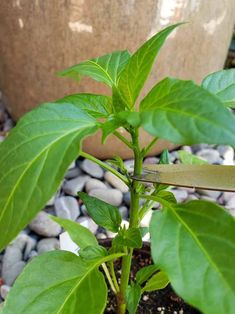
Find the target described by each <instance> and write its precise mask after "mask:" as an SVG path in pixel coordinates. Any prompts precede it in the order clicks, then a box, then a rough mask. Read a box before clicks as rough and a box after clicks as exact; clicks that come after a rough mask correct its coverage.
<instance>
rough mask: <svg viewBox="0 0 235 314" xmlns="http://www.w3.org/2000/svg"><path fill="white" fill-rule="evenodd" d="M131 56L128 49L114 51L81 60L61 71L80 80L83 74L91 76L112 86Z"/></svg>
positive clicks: (61, 73) (62, 73)
mask: <svg viewBox="0 0 235 314" xmlns="http://www.w3.org/2000/svg"><path fill="white" fill-rule="evenodd" d="M129 58H130V54H129V52H128V51H126V50H124V51H115V52H113V53H110V54H107V55H104V56H101V57H98V58H94V59H91V60H87V61H84V62H81V63H79V64H77V65H74V66H72V67H70V68H68V69H66V70H64V71H62V72H60V73H59V75H60V76H69V77H71V78H73V79H75V80H77V81H79V80H80V79H81V78H82V77H83V76H89V77H91V78H93V79H94V80H96V81H98V82H102V83H104V84H106V85H108V86H110V87H112V86H113V85H116V84H117V80H118V76H119V73H120V72H121V71H122V69H123V68H124V67H125V65H126V63H127V62H128V60H129Z"/></svg>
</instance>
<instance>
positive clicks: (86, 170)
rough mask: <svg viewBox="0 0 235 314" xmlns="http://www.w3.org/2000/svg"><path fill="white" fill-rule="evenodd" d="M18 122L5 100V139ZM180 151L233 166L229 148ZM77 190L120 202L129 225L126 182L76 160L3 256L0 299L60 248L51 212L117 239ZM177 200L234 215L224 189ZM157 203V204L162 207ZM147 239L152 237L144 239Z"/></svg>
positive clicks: (1, 114) (185, 192)
mask: <svg viewBox="0 0 235 314" xmlns="http://www.w3.org/2000/svg"><path fill="white" fill-rule="evenodd" d="M13 126H14V123H13V121H12V120H11V118H10V116H9V115H8V113H7V112H6V111H5V110H4V107H3V104H2V103H1V101H0V142H1V141H3V140H4V138H5V137H6V136H7V133H8V131H9V130H10V129H11V128H12V127H13ZM181 149H183V150H186V151H188V152H192V153H194V154H196V155H198V156H200V157H201V158H203V159H205V160H207V161H208V162H209V163H211V164H223V165H234V150H233V149H232V148H231V147H229V146H223V145H219V146H212V145H205V144H202V145H194V146H191V147H189V146H183V147H181ZM170 158H171V162H172V163H178V162H179V160H178V153H177V150H175V151H172V152H171V153H170ZM158 160H159V159H158V157H148V158H146V159H145V161H144V162H145V163H146V164H147V163H150V164H155V163H157V162H158ZM124 164H125V166H126V168H127V169H128V171H130V172H131V171H132V169H133V168H132V167H133V160H126V161H125V162H124ZM78 191H86V192H87V193H88V194H89V195H92V196H95V197H98V198H100V199H102V200H104V201H106V202H108V203H110V204H112V205H114V206H117V207H118V208H119V210H120V213H121V214H122V217H123V223H126V224H128V215H129V205H130V194H129V192H128V189H127V186H126V185H125V184H123V182H122V181H120V180H119V179H117V178H116V177H115V176H113V174H112V173H110V172H108V171H104V170H103V169H102V168H101V167H100V166H98V165H96V164H94V163H92V162H91V161H89V160H86V159H84V160H82V159H80V158H79V159H77V160H76V161H74V162H73V163H72V164H71V165H70V167H69V169H68V171H67V173H66V175H65V178H64V180H63V182H61V185H60V187H59V189H58V191H57V193H56V194H55V195H54V196H53V197H52V199H51V200H50V201H49V202H48V203H47V205H46V207H45V208H42V211H41V212H40V213H39V214H38V215H37V216H36V217H35V219H33V221H32V222H31V223H30V224H29V225H28V226H27V228H25V230H24V231H22V232H21V233H20V234H19V236H18V237H17V238H16V239H15V240H14V241H13V242H12V243H11V244H10V245H9V246H8V247H7V248H6V249H5V251H4V252H3V253H2V254H0V303H1V302H2V301H3V300H4V299H5V298H6V295H7V293H8V292H9V290H10V288H11V286H12V285H13V283H14V281H15V279H16V278H17V276H18V275H19V274H20V272H21V271H22V270H23V268H24V267H25V265H26V264H27V262H29V261H30V260H31V259H32V258H33V257H35V256H37V255H40V254H42V253H43V252H47V251H51V250H56V249H59V240H58V237H59V234H60V233H61V232H62V229H61V227H60V226H59V225H58V224H57V223H55V222H54V221H52V220H51V219H50V218H49V216H48V214H53V215H56V216H59V217H62V218H68V219H71V220H74V221H77V222H79V223H82V224H83V225H84V226H86V227H88V228H89V229H90V230H91V231H92V232H93V233H95V234H96V235H97V238H99V239H104V238H106V237H112V236H113V234H112V233H111V232H108V233H106V232H105V230H103V229H102V228H100V227H98V226H97V225H96V224H95V223H94V222H93V221H92V220H91V219H90V218H89V217H88V216H87V211H86V208H85V206H84V205H83V204H82V202H81V200H79V198H78V197H77V196H76V195H77V192H78ZM172 192H173V193H174V194H175V197H176V199H177V200H178V201H179V202H185V201H187V200H192V199H205V200H210V201H213V202H217V203H218V204H221V205H223V206H225V208H227V209H228V211H229V212H230V213H231V214H232V215H233V216H235V193H227V192H225V193H221V192H219V191H205V190H203V191H202V190H195V189H185V188H172ZM157 206H158V204H156V206H155V207H156V208H157ZM151 214H152V212H151V211H150V212H149V213H148V214H147V215H146V216H145V218H144V219H143V221H142V223H141V225H142V226H148V224H149V221H150V219H151ZM145 240H148V238H145Z"/></svg>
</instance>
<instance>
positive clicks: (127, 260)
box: [119, 129, 143, 314]
mask: <svg viewBox="0 0 235 314" xmlns="http://www.w3.org/2000/svg"><path fill="white" fill-rule="evenodd" d="M132 144H133V147H134V161H135V163H134V175H140V174H141V172H142V164H143V157H142V156H141V151H140V147H139V134H138V129H135V130H133V132H132ZM139 186H140V183H139V182H137V181H135V180H134V181H132V186H131V188H130V192H131V206H130V225H129V227H130V228H133V227H134V228H136V227H138V210H139V192H138V188H139ZM132 255H133V249H129V252H128V254H127V255H125V256H124V257H123V258H122V270H121V285H120V299H121V302H120V304H119V313H120V314H124V313H125V311H126V301H125V294H126V289H127V286H128V283H129V278H130V270H131V261H132Z"/></svg>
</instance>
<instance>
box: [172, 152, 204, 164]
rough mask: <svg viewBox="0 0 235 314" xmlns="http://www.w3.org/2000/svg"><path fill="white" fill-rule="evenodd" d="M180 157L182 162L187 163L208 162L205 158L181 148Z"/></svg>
mask: <svg viewBox="0 0 235 314" xmlns="http://www.w3.org/2000/svg"><path fill="white" fill-rule="evenodd" d="M178 155H179V159H180V161H181V162H182V164H186V165H204V164H208V162H207V161H206V160H203V159H201V158H199V157H197V156H195V155H193V154H190V153H189V152H186V151H185V150H179V151H178Z"/></svg>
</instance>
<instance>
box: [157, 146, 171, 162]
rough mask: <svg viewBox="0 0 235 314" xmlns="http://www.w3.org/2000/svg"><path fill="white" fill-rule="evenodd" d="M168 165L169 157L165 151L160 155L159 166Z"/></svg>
mask: <svg viewBox="0 0 235 314" xmlns="http://www.w3.org/2000/svg"><path fill="white" fill-rule="evenodd" d="M169 163H170V156H169V152H168V150H167V149H164V151H163V152H162V153H161V156H160V161H159V164H169Z"/></svg>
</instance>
